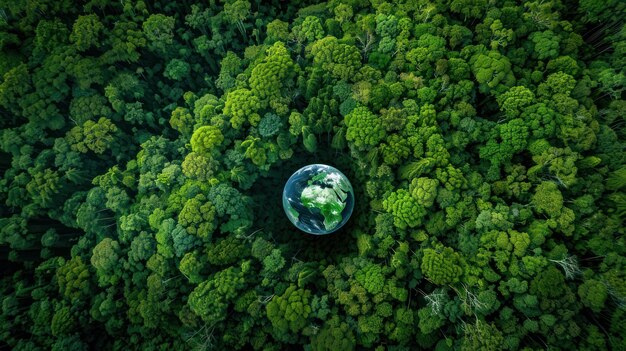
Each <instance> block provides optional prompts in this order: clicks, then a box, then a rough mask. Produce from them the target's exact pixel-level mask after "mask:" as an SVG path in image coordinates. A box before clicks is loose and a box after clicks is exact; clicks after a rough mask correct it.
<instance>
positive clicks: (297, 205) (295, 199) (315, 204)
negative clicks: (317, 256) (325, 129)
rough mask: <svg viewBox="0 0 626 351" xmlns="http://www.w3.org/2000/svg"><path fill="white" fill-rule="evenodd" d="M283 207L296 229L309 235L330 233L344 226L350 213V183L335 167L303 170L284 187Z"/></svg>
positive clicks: (352, 198)
mask: <svg viewBox="0 0 626 351" xmlns="http://www.w3.org/2000/svg"><path fill="white" fill-rule="evenodd" d="M283 208H284V210H285V213H286V214H287V217H288V218H289V220H290V221H291V223H293V224H294V225H295V226H296V227H297V228H298V229H300V230H302V231H304V232H306V233H309V234H316V235H324V234H330V233H332V232H335V231H337V230H338V229H339V228H341V227H342V226H343V225H344V224H346V222H348V219H349V218H350V215H351V214H352V210H353V209H354V191H353V189H352V184H350V181H349V180H348V177H346V176H345V175H344V174H343V173H341V172H340V171H339V170H338V169H336V168H335V167H331V166H328V165H323V164H313V165H308V166H305V167H302V168H300V169H299V170H297V171H296V172H295V173H294V174H293V175H292V176H291V177H289V180H287V183H286V184H285V188H284V189H283Z"/></svg>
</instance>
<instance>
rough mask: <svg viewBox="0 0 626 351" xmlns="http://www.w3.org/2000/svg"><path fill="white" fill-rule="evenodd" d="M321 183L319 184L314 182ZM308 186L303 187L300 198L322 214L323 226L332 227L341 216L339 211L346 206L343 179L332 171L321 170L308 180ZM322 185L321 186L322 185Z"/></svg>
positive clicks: (337, 222) (306, 204) (329, 228)
mask: <svg viewBox="0 0 626 351" xmlns="http://www.w3.org/2000/svg"><path fill="white" fill-rule="evenodd" d="M316 183H321V185H319V184H316ZM308 184H309V186H307V187H306V188H304V190H303V191H302V195H301V196H300V200H301V201H302V204H303V205H304V206H305V207H306V208H310V209H313V208H315V209H318V210H319V211H320V212H321V213H322V216H324V228H325V229H326V230H332V229H334V228H335V227H336V226H337V225H338V224H339V223H341V220H342V219H343V217H342V216H341V211H343V209H344V208H345V207H346V203H345V202H344V201H345V200H346V198H347V197H348V193H347V191H349V190H345V189H349V187H347V186H346V184H345V181H344V180H343V179H342V178H341V177H340V176H339V175H338V174H334V173H327V172H322V173H320V174H318V175H316V176H314V177H313V178H311V180H309V182H308ZM322 185H323V186H322Z"/></svg>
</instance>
